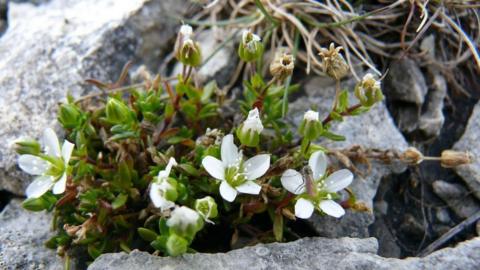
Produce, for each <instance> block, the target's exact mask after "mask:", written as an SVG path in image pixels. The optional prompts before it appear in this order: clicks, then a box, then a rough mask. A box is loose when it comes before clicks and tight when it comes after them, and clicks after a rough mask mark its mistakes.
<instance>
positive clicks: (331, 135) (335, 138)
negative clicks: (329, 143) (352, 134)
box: [322, 131, 345, 141]
mask: <svg viewBox="0 0 480 270" xmlns="http://www.w3.org/2000/svg"><path fill="white" fill-rule="evenodd" d="M322 136H323V137H325V138H328V139H330V140H333V141H345V137H344V136H342V135H338V134H335V133H332V132H330V131H324V132H323V133H322Z"/></svg>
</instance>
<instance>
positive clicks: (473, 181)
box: [453, 103, 480, 199]
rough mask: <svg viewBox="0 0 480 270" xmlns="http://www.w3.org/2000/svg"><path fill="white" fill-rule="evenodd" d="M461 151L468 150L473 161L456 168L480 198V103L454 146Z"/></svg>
mask: <svg viewBox="0 0 480 270" xmlns="http://www.w3.org/2000/svg"><path fill="white" fill-rule="evenodd" d="M453 148H454V149H456V150H460V151H468V152H470V153H471V154H472V155H473V163H472V164H468V165H462V166H459V167H456V168H454V170H455V171H456V172H457V174H459V175H460V176H461V177H462V179H463V180H464V181H465V183H467V185H468V186H469V187H470V190H471V191H472V193H473V194H474V195H475V196H476V197H477V198H479V199H480V162H479V158H480V103H477V105H475V108H474V109H473V112H472V115H471V116H470V120H469V121H468V125H467V127H466V129H465V133H464V134H463V136H462V137H461V138H460V140H459V141H458V142H457V143H455V145H454V146H453Z"/></svg>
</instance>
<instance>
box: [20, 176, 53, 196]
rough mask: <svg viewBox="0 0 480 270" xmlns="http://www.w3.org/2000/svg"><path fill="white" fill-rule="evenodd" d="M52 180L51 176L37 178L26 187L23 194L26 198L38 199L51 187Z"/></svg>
mask: <svg viewBox="0 0 480 270" xmlns="http://www.w3.org/2000/svg"><path fill="white" fill-rule="evenodd" d="M53 180H54V178H53V176H39V177H37V178H35V180H33V182H32V183H31V184H30V185H28V187H27V190H26V191H25V194H26V195H27V197H28V198H38V197H40V196H42V195H43V194H45V192H47V191H48V190H49V189H50V188H51V187H52V186H53V184H54V182H53Z"/></svg>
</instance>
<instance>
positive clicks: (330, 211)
mask: <svg viewBox="0 0 480 270" xmlns="http://www.w3.org/2000/svg"><path fill="white" fill-rule="evenodd" d="M319 206H320V209H322V211H323V212H324V213H325V214H327V215H329V216H332V217H336V218H339V217H341V216H343V215H345V210H344V209H343V207H342V206H341V205H340V204H338V203H336V202H334V201H332V200H325V201H321V202H320V205H319Z"/></svg>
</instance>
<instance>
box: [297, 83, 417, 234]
mask: <svg viewBox="0 0 480 270" xmlns="http://www.w3.org/2000/svg"><path fill="white" fill-rule="evenodd" d="M354 85H355V81H354V80H353V79H351V80H348V81H344V82H342V87H343V88H347V89H353V87H354ZM304 90H305V95H303V96H301V97H299V98H298V99H297V100H295V101H294V102H293V103H292V104H290V105H289V115H290V120H291V122H292V123H294V124H295V123H297V124H298V123H300V121H301V119H302V117H303V114H304V113H305V112H306V111H307V110H308V109H314V110H318V111H319V113H320V119H323V117H325V116H326V115H327V114H328V112H329V110H330V109H331V106H332V102H333V97H334V95H335V94H334V93H335V82H334V81H333V80H331V79H328V78H319V77H316V78H313V79H311V80H310V81H308V82H306V83H305V85H304ZM355 102H356V100H355V97H354V96H353V94H351V96H350V104H351V105H353V104H355ZM332 131H333V132H335V133H338V134H342V135H344V136H345V137H346V140H345V141H343V142H332V141H325V142H324V143H325V144H324V145H325V146H327V147H328V148H331V149H342V148H346V147H350V146H352V145H360V146H362V147H363V148H375V149H381V150H387V149H396V150H399V151H401V150H404V149H405V148H407V146H408V145H407V142H406V141H405V139H404V137H403V136H402V134H401V133H400V131H399V130H398V129H397V128H396V126H395V124H394V122H393V120H392V118H391V116H390V114H389V112H388V110H387V108H386V106H385V104H384V103H380V104H377V105H375V106H374V107H373V108H372V109H371V110H370V111H369V112H367V113H365V114H363V115H361V116H356V117H346V118H345V119H344V121H343V122H334V123H332ZM404 169H405V168H403V167H401V166H387V165H385V164H377V163H372V170H371V172H370V173H369V174H367V175H366V176H365V177H364V178H362V177H360V176H359V175H356V177H355V179H354V180H353V183H352V185H351V188H352V190H353V191H354V192H355V194H356V195H357V199H358V200H359V201H362V202H364V203H365V204H366V205H367V206H368V207H370V208H372V206H373V198H374V196H375V194H376V192H377V188H378V185H379V183H380V181H381V179H382V177H384V176H387V175H389V174H392V173H398V172H401V171H403V170H404ZM373 221H374V217H373V214H372V213H367V212H363V213H353V212H351V211H347V214H346V215H345V216H344V217H342V218H341V219H336V218H333V217H329V216H319V215H315V216H314V217H313V218H312V222H313V225H314V227H315V229H316V231H317V232H318V233H319V234H320V236H325V237H343V236H350V237H368V236H369V233H368V226H369V225H370V224H372V223H373Z"/></svg>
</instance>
